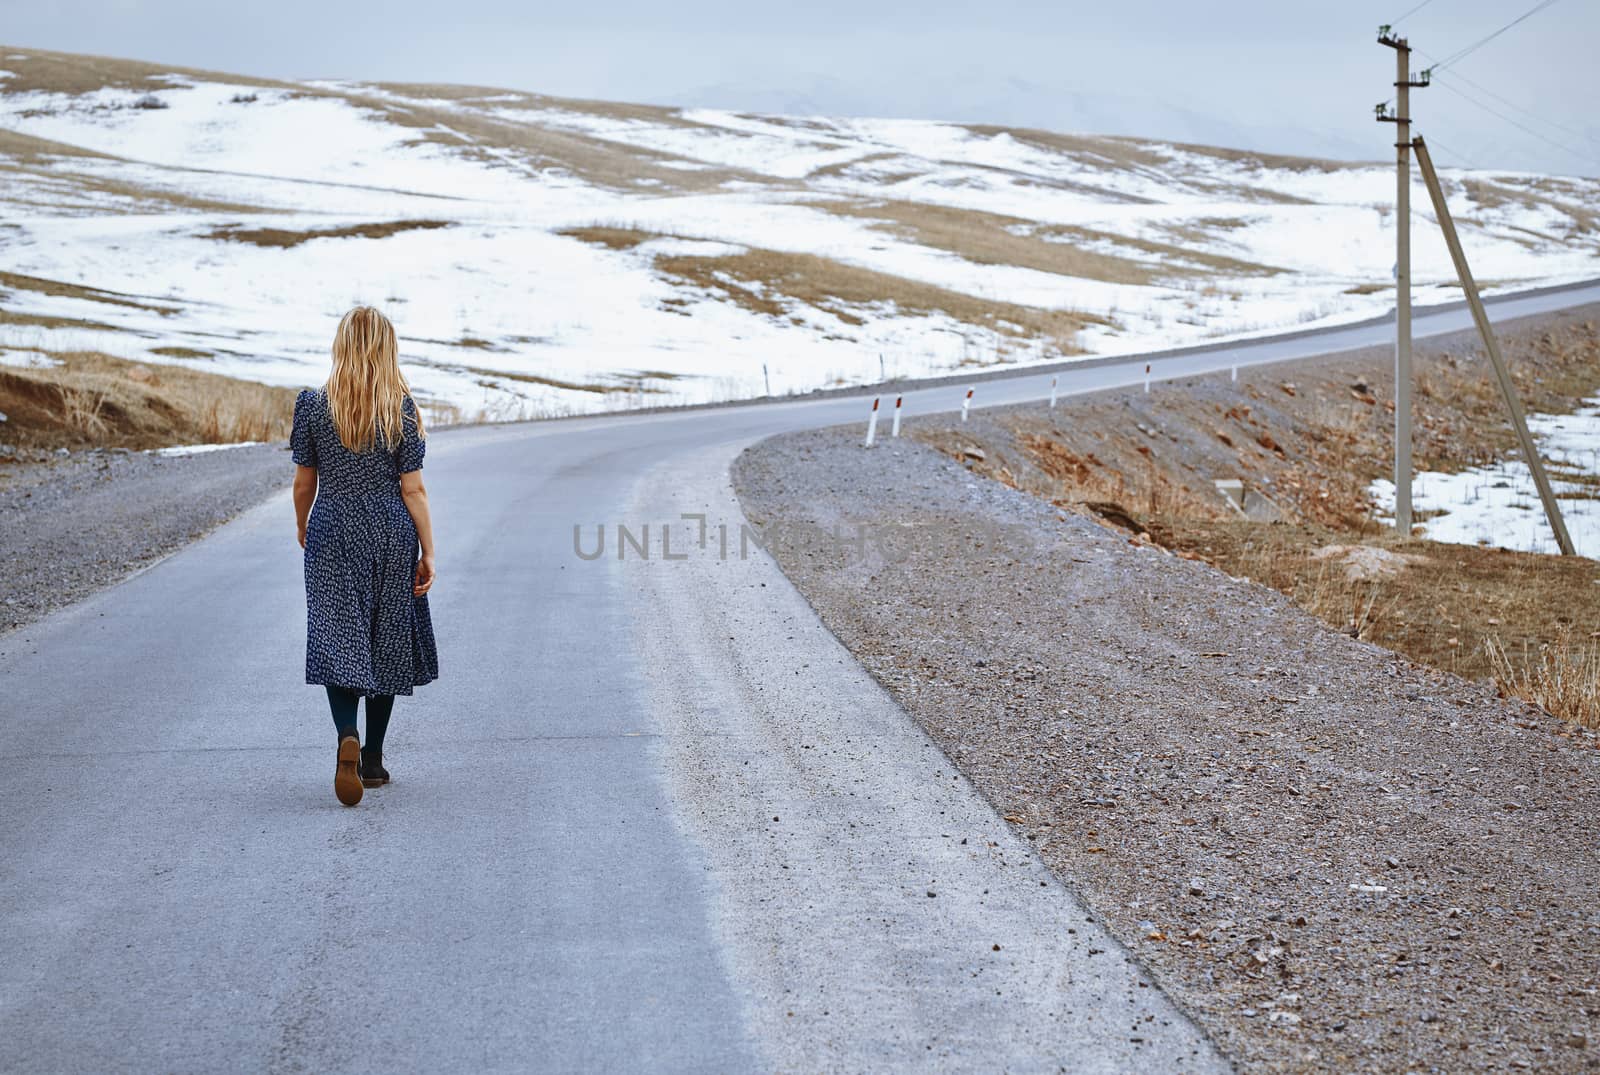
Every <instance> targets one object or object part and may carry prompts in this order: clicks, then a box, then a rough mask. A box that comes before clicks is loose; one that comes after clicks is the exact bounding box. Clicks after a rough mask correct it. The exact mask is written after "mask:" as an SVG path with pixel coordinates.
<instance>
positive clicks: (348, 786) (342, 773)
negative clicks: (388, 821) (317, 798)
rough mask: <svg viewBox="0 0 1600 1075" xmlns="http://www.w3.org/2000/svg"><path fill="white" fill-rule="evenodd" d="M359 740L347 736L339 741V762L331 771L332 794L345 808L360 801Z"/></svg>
mask: <svg viewBox="0 0 1600 1075" xmlns="http://www.w3.org/2000/svg"><path fill="white" fill-rule="evenodd" d="M360 770H361V740H359V739H357V738H356V737H355V736H353V735H347V736H345V737H344V738H343V739H341V740H339V762H338V764H337V765H336V766H335V767H334V770H333V793H334V794H335V795H337V796H338V797H339V801H340V802H342V803H344V804H345V805H346V806H354V805H355V804H356V803H358V802H360V801H361V772H360Z"/></svg>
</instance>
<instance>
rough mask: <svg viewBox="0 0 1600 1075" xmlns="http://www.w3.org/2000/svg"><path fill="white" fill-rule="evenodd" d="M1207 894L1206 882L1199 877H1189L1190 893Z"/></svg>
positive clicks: (1195, 894)
mask: <svg viewBox="0 0 1600 1075" xmlns="http://www.w3.org/2000/svg"><path fill="white" fill-rule="evenodd" d="M1205 894H1206V886H1205V882H1204V881H1202V880H1200V878H1198V877H1191V878H1189V895H1191V896H1204V895H1205Z"/></svg>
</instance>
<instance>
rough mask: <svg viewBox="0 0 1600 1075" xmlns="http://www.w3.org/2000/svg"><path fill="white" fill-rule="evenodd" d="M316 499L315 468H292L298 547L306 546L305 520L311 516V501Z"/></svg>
mask: <svg viewBox="0 0 1600 1075" xmlns="http://www.w3.org/2000/svg"><path fill="white" fill-rule="evenodd" d="M316 499H317V468H316V467H300V466H297V467H295V468H294V521H295V528H296V529H297V530H298V531H299V533H300V547H301V548H302V549H303V548H305V547H306V521H307V520H308V519H310V518H311V503H312V501H314V500H316Z"/></svg>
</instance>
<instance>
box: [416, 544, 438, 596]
mask: <svg viewBox="0 0 1600 1075" xmlns="http://www.w3.org/2000/svg"><path fill="white" fill-rule="evenodd" d="M433 577H434V576H433V556H432V554H429V555H427V556H424V557H423V558H422V559H420V560H418V561H417V577H416V580H415V581H414V582H412V584H411V596H412V597H421V596H422V595H423V594H425V593H427V592H428V591H429V590H431V589H433Z"/></svg>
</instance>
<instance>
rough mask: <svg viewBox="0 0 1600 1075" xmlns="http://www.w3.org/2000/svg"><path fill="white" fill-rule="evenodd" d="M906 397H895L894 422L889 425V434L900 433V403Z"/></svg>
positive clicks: (894, 435)
mask: <svg viewBox="0 0 1600 1075" xmlns="http://www.w3.org/2000/svg"><path fill="white" fill-rule="evenodd" d="M904 399H905V397H904V396H895V397H894V424H893V425H891V426H890V427H889V436H891V437H898V436H899V435H900V404H901V402H902V401H903V400H904Z"/></svg>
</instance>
